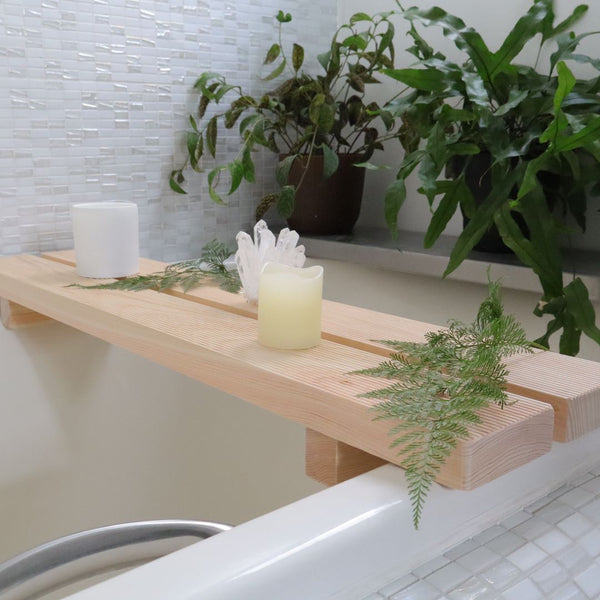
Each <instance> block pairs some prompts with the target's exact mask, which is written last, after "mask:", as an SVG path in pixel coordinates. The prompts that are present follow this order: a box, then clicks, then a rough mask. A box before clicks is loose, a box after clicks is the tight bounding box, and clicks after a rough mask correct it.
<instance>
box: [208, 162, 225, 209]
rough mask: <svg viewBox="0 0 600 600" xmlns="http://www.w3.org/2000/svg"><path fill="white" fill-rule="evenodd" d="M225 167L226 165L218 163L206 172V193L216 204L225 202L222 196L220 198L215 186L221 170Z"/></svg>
mask: <svg viewBox="0 0 600 600" xmlns="http://www.w3.org/2000/svg"><path fill="white" fill-rule="evenodd" d="M226 169H227V166H224V165H220V166H218V167H215V168H214V169H213V170H212V171H211V172H210V173H209V174H208V195H209V196H210V198H211V200H212V201H213V202H215V203H217V204H225V202H224V200H223V198H221V196H219V194H218V193H217V191H216V189H215V188H216V187H217V185H218V184H219V178H220V175H221V172H222V171H225V170H226Z"/></svg>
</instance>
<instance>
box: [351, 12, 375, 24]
mask: <svg viewBox="0 0 600 600" xmlns="http://www.w3.org/2000/svg"><path fill="white" fill-rule="evenodd" d="M359 21H370V22H372V21H373V18H372V17H370V16H369V15H368V14H367V13H364V12H357V13H354V14H353V15H352V16H351V17H350V25H354V24H355V23H358V22H359Z"/></svg>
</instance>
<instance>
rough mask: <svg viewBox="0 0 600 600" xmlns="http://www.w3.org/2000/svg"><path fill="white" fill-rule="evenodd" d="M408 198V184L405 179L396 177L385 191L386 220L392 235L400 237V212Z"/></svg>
mask: <svg viewBox="0 0 600 600" xmlns="http://www.w3.org/2000/svg"><path fill="white" fill-rule="evenodd" d="M405 200H406V185H405V183H404V179H396V180H395V181H394V182H392V183H391V184H390V185H389V186H388V188H387V189H386V191H385V196H384V199H383V202H384V214H385V222H386V224H387V226H388V229H389V230H390V232H391V234H392V237H393V238H394V239H396V238H397V237H398V213H399V212H400V209H401V208H402V205H403V204H404V201H405Z"/></svg>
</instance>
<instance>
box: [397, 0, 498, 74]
mask: <svg viewBox="0 0 600 600" xmlns="http://www.w3.org/2000/svg"><path fill="white" fill-rule="evenodd" d="M404 17H405V18H406V19H408V20H409V21H413V20H418V21H421V22H422V23H423V24H424V25H426V26H431V25H440V26H441V27H442V31H443V33H444V35H445V36H446V37H447V38H448V39H450V40H452V41H453V42H454V44H455V45H456V47H457V48H458V49H459V50H464V51H465V52H466V53H467V54H468V55H469V58H470V59H471V60H472V61H473V64H474V66H475V68H476V70H477V72H478V73H479V75H480V77H481V78H482V79H483V80H484V81H485V82H486V83H492V77H493V75H494V71H495V69H496V67H497V59H496V58H495V56H494V55H493V54H492V52H490V50H489V49H488V47H487V45H486V44H485V42H484V41H483V38H482V37H481V35H480V34H479V33H477V31H475V30H474V29H472V28H471V27H467V26H466V25H465V23H464V21H462V20H461V19H459V18H457V17H455V16H453V15H450V14H448V13H447V12H446V11H445V10H443V9H441V8H439V7H433V8H430V9H424V10H420V9H418V8H416V7H413V8H409V9H407V10H406V11H405V12H404Z"/></svg>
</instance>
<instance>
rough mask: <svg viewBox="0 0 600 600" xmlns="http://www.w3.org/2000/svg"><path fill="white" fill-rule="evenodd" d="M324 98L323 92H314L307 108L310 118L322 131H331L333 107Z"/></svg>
mask: <svg viewBox="0 0 600 600" xmlns="http://www.w3.org/2000/svg"><path fill="white" fill-rule="evenodd" d="M325 100H326V98H325V94H316V95H315V97H314V98H313V100H312V102H311V103H310V106H309V108H308V114H309V117H310V120H311V121H312V122H313V123H314V124H315V125H316V126H317V129H318V130H319V131H321V132H323V133H327V132H329V131H331V128H332V127H333V123H334V121H335V107H334V106H333V105H332V104H329V103H328V102H326V101H325Z"/></svg>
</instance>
